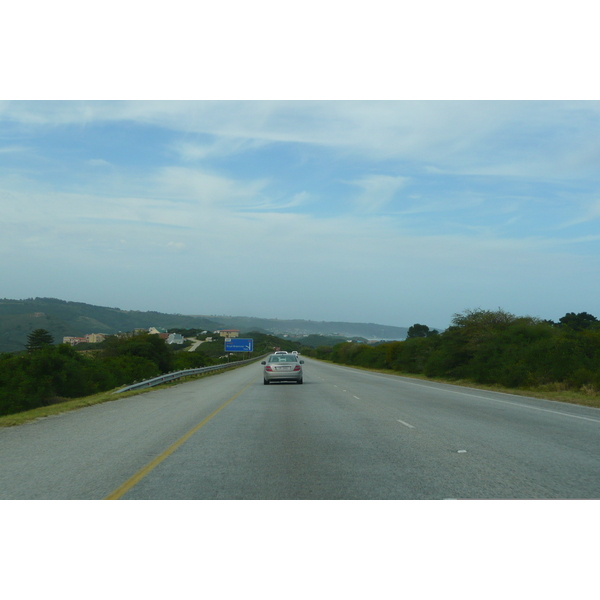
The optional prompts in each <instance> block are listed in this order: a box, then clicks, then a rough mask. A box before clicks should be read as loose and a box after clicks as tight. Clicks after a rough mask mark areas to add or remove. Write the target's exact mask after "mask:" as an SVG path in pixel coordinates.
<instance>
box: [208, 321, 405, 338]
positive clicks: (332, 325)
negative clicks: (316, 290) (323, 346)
mask: <svg viewBox="0 0 600 600" xmlns="http://www.w3.org/2000/svg"><path fill="white" fill-rule="evenodd" d="M206 318H210V319H214V320H218V321H219V322H221V323H225V324H226V325H225V328H227V329H239V330H240V331H268V332H270V333H273V334H275V335H277V336H282V335H290V336H293V337H299V336H303V335H311V334H316V335H326V336H334V337H346V338H356V337H362V338H366V339H367V340H403V339H405V338H406V334H407V332H408V327H393V326H391V325H377V324H375V323H345V322H341V321H303V320H300V319H292V320H286V319H259V318H255V317H227V316H221V315H219V316H210V317H206Z"/></svg>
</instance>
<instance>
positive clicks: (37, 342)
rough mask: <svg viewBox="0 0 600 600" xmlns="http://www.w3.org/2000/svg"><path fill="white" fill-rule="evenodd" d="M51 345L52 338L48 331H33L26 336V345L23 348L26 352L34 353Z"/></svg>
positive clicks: (52, 342)
mask: <svg viewBox="0 0 600 600" xmlns="http://www.w3.org/2000/svg"><path fill="white" fill-rule="evenodd" d="M53 345H54V338H53V337H52V335H51V333H50V332H49V331H46V330H45V329H34V330H33V331H32V332H31V333H30V334H29V335H28V336H27V344H25V348H27V352H35V351H36V350H41V349H42V348H48V347H49V346H53Z"/></svg>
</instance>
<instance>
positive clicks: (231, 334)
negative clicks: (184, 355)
mask: <svg viewBox="0 0 600 600" xmlns="http://www.w3.org/2000/svg"><path fill="white" fill-rule="evenodd" d="M136 333H149V334H150V335H158V336H159V337H160V338H162V339H163V340H165V342H166V343H167V344H183V343H184V342H185V340H186V338H184V337H183V336H182V335H181V334H180V333H169V332H168V330H167V329H165V328H164V327H150V328H149V329H142V328H138V329H134V330H133V331H129V332H127V333H119V334H117V335H120V336H130V335H135V334H136ZM207 333H209V332H208V331H202V332H201V333H200V335H206V334H207ZM214 333H217V334H219V336H220V337H223V338H235V337H238V336H239V335H240V332H239V330H238V329H219V330H217V331H215V332H214ZM109 335H112V334H108V333H87V334H86V335H84V336H83V337H76V336H72V335H66V336H64V337H63V341H62V343H63V344H70V345H71V346H76V345H77V344H99V343H100V342H103V341H104V340H105V339H106V338H107V337H108V336H109ZM189 339H191V338H189ZM205 341H207V342H212V341H213V339H212V337H207V338H206V340H205Z"/></svg>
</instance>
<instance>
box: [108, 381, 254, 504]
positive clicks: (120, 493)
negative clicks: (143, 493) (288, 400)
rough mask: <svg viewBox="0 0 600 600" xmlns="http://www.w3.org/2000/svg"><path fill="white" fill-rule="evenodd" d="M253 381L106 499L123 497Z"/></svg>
mask: <svg viewBox="0 0 600 600" xmlns="http://www.w3.org/2000/svg"><path fill="white" fill-rule="evenodd" d="M252 383H254V382H251V383H249V384H248V385H247V386H246V387H245V388H243V389H242V390H240V391H239V392H238V393H237V394H236V395H235V396H232V397H231V398H229V400H227V402H225V403H224V404H221V406H219V408H217V409H216V410H214V411H213V412H211V413H210V415H208V417H206V418H205V419H203V420H202V421H200V423H198V425H196V426H195V427H194V428H193V429H190V431H188V432H187V433H186V434H185V435H184V436H183V437H182V438H179V439H178V440H177V441H176V442H175V443H174V444H172V445H171V446H169V447H168V448H167V449H166V450H165V451H164V452H163V453H162V454H159V455H158V456H157V457H156V458H155V459H153V460H152V461H150V462H149V463H148V464H147V465H146V466H145V467H144V468H143V469H141V470H140V471H138V472H137V473H136V474H135V475H134V476H133V477H130V478H129V479H128V480H127V481H126V482H125V483H124V484H123V485H120V486H119V487H118V488H117V489H116V490H114V491H113V492H111V493H110V494H109V495H108V496H106V498H104V499H105V500H118V499H119V498H121V496H123V495H124V494H126V493H127V492H128V491H129V490H130V489H131V488H132V487H133V486H134V485H136V484H137V483H139V482H140V481H141V480H142V479H143V478H144V477H146V475H148V473H150V471H152V470H153V469H154V468H155V467H157V466H158V465H159V464H160V463H161V462H162V461H163V460H165V458H167V456H169V455H171V454H173V452H175V450H177V448H179V446H181V445H182V444H183V443H184V442H186V441H187V440H188V439H189V438H191V437H192V436H193V435H194V433H196V432H197V431H198V430H199V429H200V428H201V427H204V425H206V424H207V423H208V422H209V421H210V420H211V419H212V418H213V417H214V416H215V415H216V414H217V413H218V412H220V411H221V410H223V409H224V408H225V407H226V406H227V405H228V404H229V403H230V402H232V401H233V400H235V399H236V398H237V397H238V396H239V395H240V394H242V392H245V391H246V390H247V389H248V388H249V387H250V386H251V385H252Z"/></svg>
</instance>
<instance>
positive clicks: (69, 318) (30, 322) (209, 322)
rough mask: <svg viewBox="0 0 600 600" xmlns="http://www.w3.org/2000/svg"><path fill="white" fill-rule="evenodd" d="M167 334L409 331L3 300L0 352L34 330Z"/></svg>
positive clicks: (393, 334) (17, 346) (394, 335)
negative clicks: (171, 331)
mask: <svg viewBox="0 0 600 600" xmlns="http://www.w3.org/2000/svg"><path fill="white" fill-rule="evenodd" d="M149 327H163V328H165V329H171V328H177V329H206V330H208V331H215V330H218V329H239V330H240V332H241V333H247V332H250V331H261V332H266V333H272V334H274V335H277V336H284V335H289V336H292V337H300V336H304V335H311V334H318V335H327V336H331V335H336V336H341V337H348V338H351V337H362V338H366V339H369V340H384V339H385V340H402V339H404V338H405V337H406V332H407V331H408V328H407V327H392V326H387V325H376V324H375V323H345V322H335V321H303V320H300V319H295V320H285V319H260V318H254V317H231V316H221V315H219V316H207V315H180V314H165V313H159V312H141V311H131V310H121V309H120V308H107V307H103V306H94V305H92V304H84V303H82V302H68V301H65V300H58V299H56V298H29V299H27V300H10V299H1V300H0V352H14V351H18V350H23V349H24V347H25V343H26V341H27V336H28V335H29V333H31V332H32V331H33V330H34V329H46V330H47V331H49V332H50V333H51V334H52V336H53V337H54V341H55V342H56V343H59V342H61V341H62V338H63V337H64V336H77V337H82V336H84V335H85V334H87V333H106V334H114V333H118V332H119V331H133V330H134V329H137V328H143V329H148V328H149Z"/></svg>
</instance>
